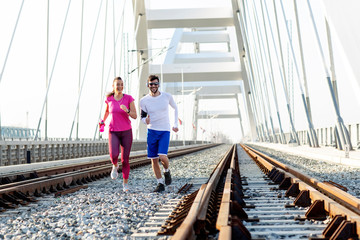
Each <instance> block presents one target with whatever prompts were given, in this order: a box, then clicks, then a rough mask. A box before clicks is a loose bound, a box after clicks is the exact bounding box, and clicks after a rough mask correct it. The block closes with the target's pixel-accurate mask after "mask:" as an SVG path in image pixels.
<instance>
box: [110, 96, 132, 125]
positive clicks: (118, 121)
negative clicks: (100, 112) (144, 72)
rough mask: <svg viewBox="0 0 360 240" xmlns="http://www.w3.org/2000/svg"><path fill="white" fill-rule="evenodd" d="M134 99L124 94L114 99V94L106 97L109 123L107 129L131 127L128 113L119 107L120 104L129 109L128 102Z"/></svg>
mask: <svg viewBox="0 0 360 240" xmlns="http://www.w3.org/2000/svg"><path fill="white" fill-rule="evenodd" d="M133 101H134V98H133V97H132V96H130V95H127V94H124V96H123V97H122V98H121V99H120V100H119V101H117V100H115V98H114V96H110V97H108V98H106V100H105V103H106V104H107V105H108V107H109V113H110V115H109V116H110V119H111V120H110V124H109V131H110V132H115V131H126V130H129V129H131V121H130V118H129V114H128V113H127V112H125V111H124V110H122V109H121V108H120V105H122V104H123V105H125V106H126V107H127V109H130V103H131V102H133Z"/></svg>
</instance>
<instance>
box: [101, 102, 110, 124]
mask: <svg viewBox="0 0 360 240" xmlns="http://www.w3.org/2000/svg"><path fill="white" fill-rule="evenodd" d="M108 116H109V105H108V104H107V103H106V109H105V112H104V117H103V119H102V120H103V121H104V122H105V120H106V119H107V117H108Z"/></svg>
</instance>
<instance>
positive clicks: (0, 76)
mask: <svg viewBox="0 0 360 240" xmlns="http://www.w3.org/2000/svg"><path fill="white" fill-rule="evenodd" d="M23 5H24V0H23V1H22V2H21V6H20V9H19V13H18V16H17V19H16V23H15V26H14V30H13V33H12V36H11V40H10V44H9V47H8V50H7V53H6V57H5V61H4V65H3V67H2V70H1V73H0V86H1V80H2V77H3V75H4V71H5V66H6V63H7V59H8V57H9V53H10V49H11V46H12V42H13V40H14V36H15V32H16V29H17V25H18V23H19V19H20V16H21V11H22V8H23ZM0 89H1V88H0ZM0 106H1V105H0ZM1 139H2V128H1V108H0V140H1Z"/></svg>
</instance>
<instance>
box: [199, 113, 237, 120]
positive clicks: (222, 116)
mask: <svg viewBox="0 0 360 240" xmlns="http://www.w3.org/2000/svg"><path fill="white" fill-rule="evenodd" d="M224 118H239V115H238V114H218V115H216V119H224ZM198 119H209V115H207V114H198Z"/></svg>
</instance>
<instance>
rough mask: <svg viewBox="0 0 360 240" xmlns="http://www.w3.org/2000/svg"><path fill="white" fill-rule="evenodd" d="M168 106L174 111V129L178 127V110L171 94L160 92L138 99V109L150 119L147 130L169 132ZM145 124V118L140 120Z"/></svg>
mask: <svg viewBox="0 0 360 240" xmlns="http://www.w3.org/2000/svg"><path fill="white" fill-rule="evenodd" d="M169 105H170V106H171V107H172V108H173V109H174V110H175V111H174V112H175V119H174V127H176V128H177V127H178V122H177V121H178V108H177V106H176V103H175V101H174V98H173V97H172V95H171V94H169V93H166V92H160V95H158V96H156V97H152V96H150V95H149V94H147V95H146V96H144V97H143V98H141V99H140V108H141V110H143V111H144V112H146V113H147V115H148V116H149V117H150V124H148V125H147V128H148V129H152V130H157V131H170V119H169ZM141 120H142V121H143V122H144V123H145V124H146V122H145V120H146V118H142V119H141Z"/></svg>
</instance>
